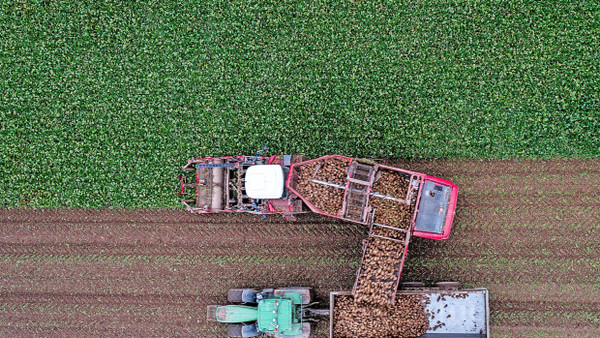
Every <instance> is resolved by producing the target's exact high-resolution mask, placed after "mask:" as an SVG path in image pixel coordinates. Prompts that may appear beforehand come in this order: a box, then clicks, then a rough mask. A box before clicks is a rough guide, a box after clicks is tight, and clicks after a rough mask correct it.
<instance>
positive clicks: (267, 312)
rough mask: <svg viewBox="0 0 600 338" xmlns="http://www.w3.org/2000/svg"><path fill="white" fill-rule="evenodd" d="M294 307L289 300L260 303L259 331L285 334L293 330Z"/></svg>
mask: <svg viewBox="0 0 600 338" xmlns="http://www.w3.org/2000/svg"><path fill="white" fill-rule="evenodd" d="M293 312H294V305H293V304H292V301H291V300H289V299H281V298H270V299H263V300H261V301H259V302H258V322H257V324H258V330H259V331H261V332H278V333H285V332H286V331H289V330H291V329H292V324H293Z"/></svg>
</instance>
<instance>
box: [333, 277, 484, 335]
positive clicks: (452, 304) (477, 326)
mask: <svg viewBox="0 0 600 338" xmlns="http://www.w3.org/2000/svg"><path fill="white" fill-rule="evenodd" d="M398 294H418V295H422V296H423V297H425V298H426V299H427V300H429V304H427V305H426V306H425V311H426V312H427V313H428V315H429V329H428V330H427V332H426V334H425V335H422V336H421V337H433V338H435V337H468V338H484V337H489V334H490V332H489V298H488V290H487V289H485V288H474V289H462V290H442V289H439V288H427V287H423V288H415V289H411V290H400V291H398ZM351 295H352V293H351V292H350V291H332V292H330V295H329V297H330V310H329V314H330V318H329V320H330V323H329V327H330V328H329V337H330V338H334V336H333V328H334V323H335V320H336V319H335V311H334V309H335V298H336V296H351Z"/></svg>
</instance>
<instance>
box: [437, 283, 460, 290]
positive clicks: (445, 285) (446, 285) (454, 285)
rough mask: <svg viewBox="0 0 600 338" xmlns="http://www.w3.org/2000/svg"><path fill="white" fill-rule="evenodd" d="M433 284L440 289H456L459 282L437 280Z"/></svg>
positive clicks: (458, 286) (458, 287)
mask: <svg viewBox="0 0 600 338" xmlns="http://www.w3.org/2000/svg"><path fill="white" fill-rule="evenodd" d="M435 286H436V287H438V288H440V289H442V290H458V289H460V283H459V282H437V283H435Z"/></svg>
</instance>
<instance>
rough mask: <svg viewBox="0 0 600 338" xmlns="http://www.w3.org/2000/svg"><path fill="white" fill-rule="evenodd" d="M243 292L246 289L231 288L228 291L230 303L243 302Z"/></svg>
mask: <svg viewBox="0 0 600 338" xmlns="http://www.w3.org/2000/svg"><path fill="white" fill-rule="evenodd" d="M243 292H244V289H229V291H227V301H228V302H230V303H241V302H242V293H243ZM240 337H241V336H240Z"/></svg>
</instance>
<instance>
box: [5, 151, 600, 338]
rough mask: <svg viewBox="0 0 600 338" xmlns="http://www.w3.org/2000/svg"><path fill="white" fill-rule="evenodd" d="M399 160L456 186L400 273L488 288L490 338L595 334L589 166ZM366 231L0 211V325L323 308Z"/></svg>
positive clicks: (594, 194) (205, 328)
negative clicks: (441, 237) (304, 291)
mask: <svg viewBox="0 0 600 338" xmlns="http://www.w3.org/2000/svg"><path fill="white" fill-rule="evenodd" d="M395 164H397V165H399V166H401V167H404V168H407V169H411V170H415V171H420V172H424V173H428V174H430V175H435V176H440V177H443V178H447V179H450V180H452V181H453V182H455V183H456V184H457V185H458V186H459V188H460V189H461V190H460V192H459V202H458V208H457V211H456V219H455V223H454V228H453V230H452V233H451V236H450V238H449V239H448V240H446V241H433V240H427V239H422V238H416V237H415V238H413V241H412V244H411V247H410V249H409V256H408V259H407V261H406V264H405V267H404V271H403V274H402V278H403V281H410V280H412V281H424V282H427V283H433V282H437V281H442V280H456V281H460V282H462V284H463V286H466V287H478V286H483V287H487V288H489V290H490V295H491V303H490V307H491V320H490V324H491V329H492V332H493V333H494V336H495V337H499V336H500V337H502V336H506V337H512V336H516V335H525V336H527V335H539V336H546V335H557V336H565V335H572V336H573V335H574V336H600V314H599V311H598V309H600V277H599V276H600V239H599V236H600V161H597V160H588V161H575V160H552V161H550V160H548V161H485V162H480V161H434V162H410V163H395ZM174 198H175V196H174ZM366 235H367V229H365V228H363V227H362V226H361V225H357V224H350V223H344V222H340V221H337V220H333V219H329V218H325V217H320V216H317V215H305V216H302V217H300V218H299V220H298V221H297V222H295V223H289V222H286V221H284V220H283V218H280V217H279V216H270V217H268V218H267V220H263V219H262V218H260V217H255V216H252V215H212V216H196V215H189V214H187V213H186V212H185V211H183V210H177V211H170V210H167V211H165V210H158V211H117V210H99V211H88V210H35V211H33V210H24V209H11V210H0V333H1V334H2V335H3V336H15V335H39V336H52V335H60V336H63V335H71V336H89V335H103V336H114V335H135V336H174V335H195V336H202V337H221V336H224V335H225V332H226V331H225V328H224V327H223V326H220V325H215V324H212V323H207V322H206V318H205V317H206V305H209V304H219V303H225V300H226V292H227V289H229V288H234V287H259V288H260V287H278V286H289V285H306V286H312V287H314V289H315V291H316V296H317V298H318V300H321V301H322V302H323V306H328V304H327V303H326V297H327V295H328V292H329V291H330V290H349V289H350V288H351V287H352V285H353V282H354V277H355V272H356V269H357V268H358V264H359V261H360V252H361V245H360V244H361V240H362V239H363V238H365V237H366ZM327 330H328V327H327V324H326V323H325V324H323V325H319V327H318V333H317V336H324V335H325V334H326V331H327Z"/></svg>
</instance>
